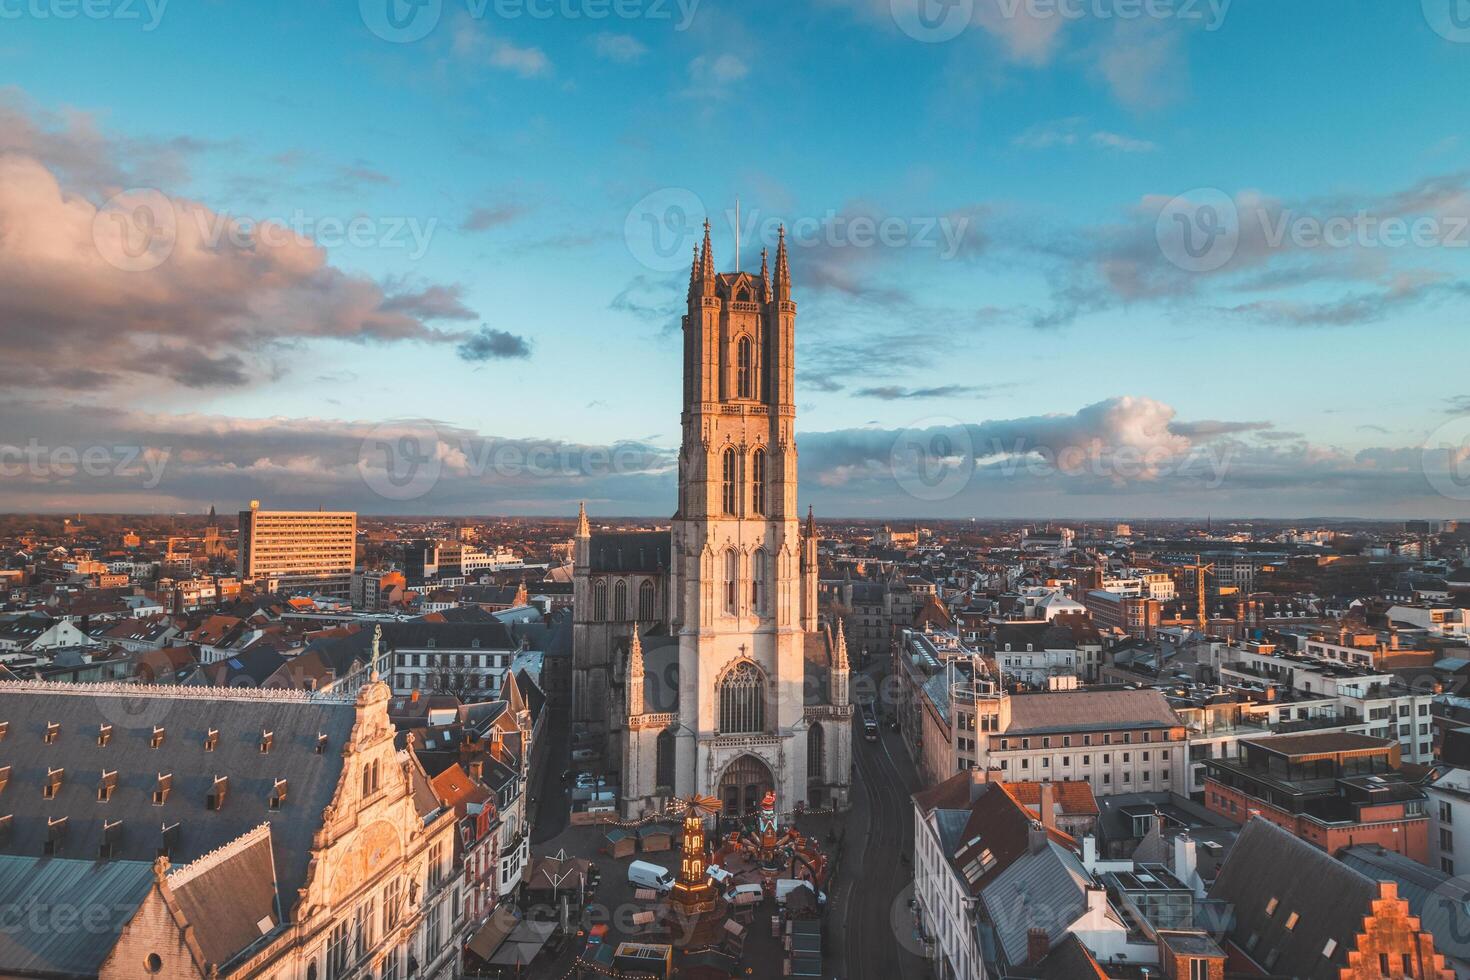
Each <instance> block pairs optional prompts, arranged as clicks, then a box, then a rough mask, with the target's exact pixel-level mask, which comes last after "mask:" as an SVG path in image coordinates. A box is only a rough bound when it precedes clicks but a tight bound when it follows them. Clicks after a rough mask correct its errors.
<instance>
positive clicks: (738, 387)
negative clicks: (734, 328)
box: [735, 337, 755, 398]
mask: <svg viewBox="0 0 1470 980" xmlns="http://www.w3.org/2000/svg"><path fill="white" fill-rule="evenodd" d="M752 360H753V358H752V353H751V345H750V338H749V337H741V338H740V339H739V340H738V341H736V343H735V392H736V394H737V395H738V396H739V397H741V398H754V397H755V372H754V370H753V364H752Z"/></svg>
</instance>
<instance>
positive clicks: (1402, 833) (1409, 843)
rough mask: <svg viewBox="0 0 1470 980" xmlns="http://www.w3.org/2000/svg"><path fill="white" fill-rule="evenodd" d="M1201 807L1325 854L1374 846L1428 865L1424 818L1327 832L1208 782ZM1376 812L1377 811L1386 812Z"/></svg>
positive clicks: (1308, 822)
mask: <svg viewBox="0 0 1470 980" xmlns="http://www.w3.org/2000/svg"><path fill="white" fill-rule="evenodd" d="M1232 802H1233V803H1234V804H1235V809H1234V810H1233V811H1232V810H1231V809H1230V804H1231V803H1232ZM1205 806H1206V807H1208V808H1209V809H1210V810H1212V811H1214V812H1215V813H1218V814H1220V815H1221V816H1223V817H1227V818H1229V819H1231V820H1234V821H1235V822H1236V823H1240V824H1243V823H1245V822H1246V821H1248V820H1250V818H1251V816H1253V815H1255V816H1260V817H1262V818H1263V819H1265V820H1269V821H1271V822H1272V823H1274V824H1275V825H1276V826H1278V827H1280V828H1282V829H1283V830H1287V831H1289V832H1290V833H1292V834H1293V835H1295V836H1297V837H1300V838H1301V839H1302V840H1304V841H1306V842H1307V843H1309V844H1312V845H1314V846H1316V847H1320V848H1321V849H1322V850H1324V851H1326V852H1327V853H1328V854H1336V853H1337V852H1338V851H1339V850H1341V849H1342V848H1344V847H1351V846H1353V845H1354V844H1377V845H1379V846H1380V847H1382V848H1384V849H1385V850H1389V851H1395V852H1397V853H1399V854H1403V855H1404V856H1406V857H1409V858H1412V859H1413V860H1415V861H1418V862H1419V863H1420V864H1428V863H1429V819H1428V818H1427V817H1414V818H1405V819H1403V820H1390V821H1386V822H1382V823H1375V824H1372V825H1362V824H1358V825H1354V826H1348V827H1343V828H1341V829H1339V828H1329V827H1324V826H1322V825H1321V824H1318V823H1314V822H1313V821H1311V820H1307V819H1304V818H1301V817H1298V816H1296V815H1295V814H1292V813H1287V812H1285V811H1284V810H1279V809H1277V808H1276V807H1273V806H1271V805H1269V804H1267V803H1263V802H1262V801H1260V800H1258V799H1255V798H1254V797H1251V796H1247V795H1246V794H1244V793H1242V792H1241V791H1240V790H1237V789H1232V788H1231V787H1229V786H1225V785H1222V784H1221V783H1218V782H1216V781H1215V780H1213V779H1209V778H1206V779H1205ZM1376 809H1378V810H1380V811H1381V810H1384V809H1386V808H1384V807H1378V808H1376ZM1399 812H1400V813H1402V812H1403V811H1402V807H1400V808H1399Z"/></svg>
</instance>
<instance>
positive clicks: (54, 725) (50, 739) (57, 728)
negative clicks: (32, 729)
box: [42, 721, 61, 745]
mask: <svg viewBox="0 0 1470 980" xmlns="http://www.w3.org/2000/svg"><path fill="white" fill-rule="evenodd" d="M60 736H61V723H60V722H55V721H48V722H47V723H46V734H45V735H44V736H42V741H44V742H45V743H46V744H47V745H54V744H56V739H57V738H59V737H60Z"/></svg>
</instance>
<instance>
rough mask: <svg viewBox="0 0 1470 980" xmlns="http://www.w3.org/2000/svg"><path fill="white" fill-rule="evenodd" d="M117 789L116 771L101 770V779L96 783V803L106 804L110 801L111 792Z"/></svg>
mask: <svg viewBox="0 0 1470 980" xmlns="http://www.w3.org/2000/svg"><path fill="white" fill-rule="evenodd" d="M116 789H117V770H116V769H113V770H112V771H111V772H109V771H108V770H106V769H104V770H102V779H101V781H100V782H98V783H97V802H98V803H106V802H107V801H108V800H110V799H112V794H113V791H115V790H116Z"/></svg>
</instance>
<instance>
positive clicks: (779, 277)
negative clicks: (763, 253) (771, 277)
mask: <svg viewBox="0 0 1470 980" xmlns="http://www.w3.org/2000/svg"><path fill="white" fill-rule="evenodd" d="M774 288H775V292H776V298H777V299H779V300H782V301H783V302H784V301H786V300H789V299H791V266H790V264H789V263H788V262H787V260H786V226H785V225H782V226H781V232H780V238H779V239H778V240H777V242H776V281H775V283H774Z"/></svg>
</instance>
